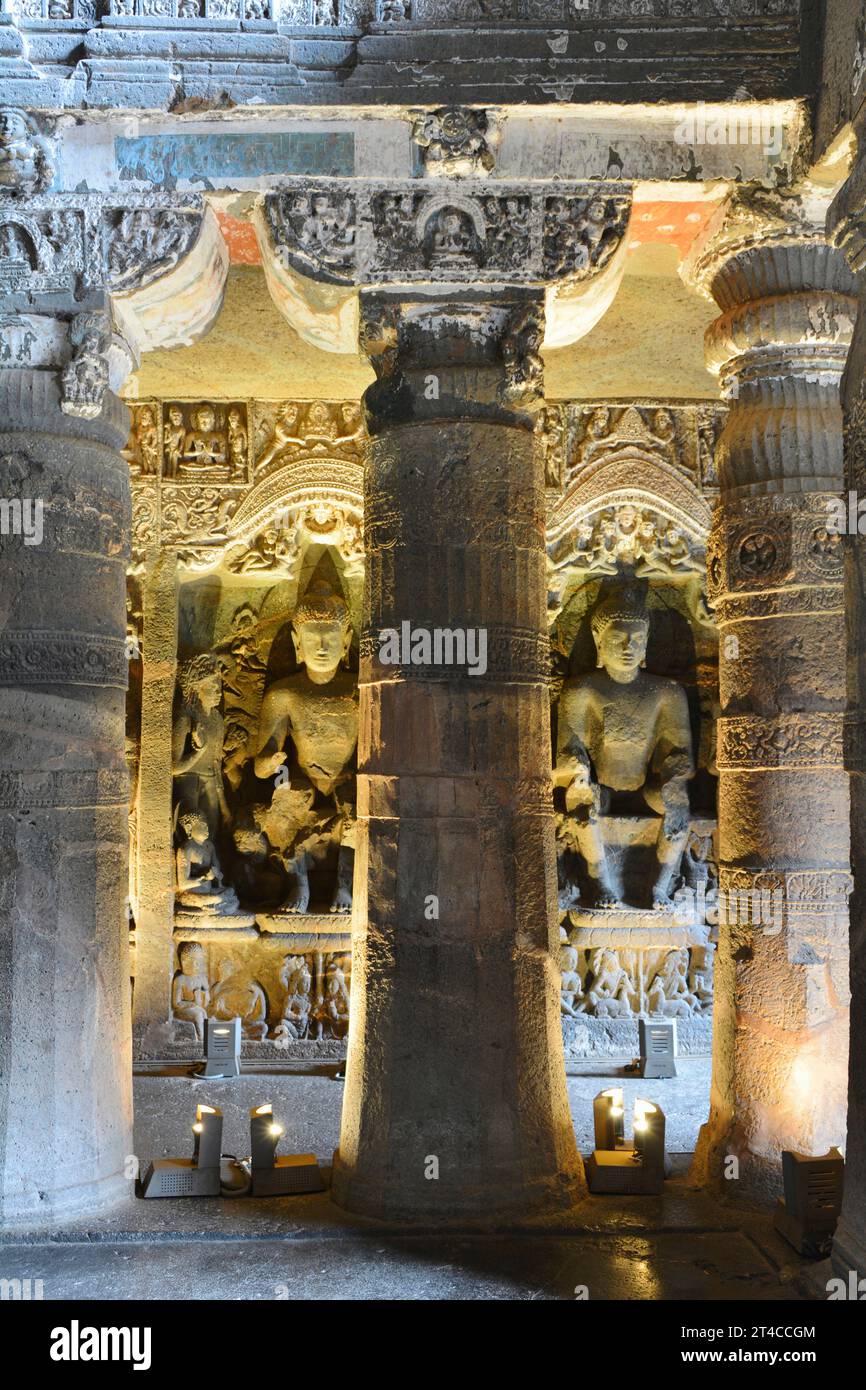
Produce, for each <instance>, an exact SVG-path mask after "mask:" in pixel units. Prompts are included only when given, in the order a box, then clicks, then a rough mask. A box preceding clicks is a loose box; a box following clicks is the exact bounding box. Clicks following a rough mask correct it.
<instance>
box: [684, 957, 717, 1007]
mask: <svg viewBox="0 0 866 1390" xmlns="http://www.w3.org/2000/svg"><path fill="white" fill-rule="evenodd" d="M715 959H716V948H715V946H713V945H712V944H710V945H707V946H694V947H693V948H692V952H691V960H690V962H689V981H688V983H689V989H690V990H691V992H692V994H693V995H695V997H696V998H697V1000H698V1002H699V1004H700V1007H701V1008H702V1009H711V1008H712V1006H713V983H714V973H715V971H714V967H715Z"/></svg>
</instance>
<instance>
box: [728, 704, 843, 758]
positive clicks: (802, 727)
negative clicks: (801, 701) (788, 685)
mask: <svg viewBox="0 0 866 1390" xmlns="http://www.w3.org/2000/svg"><path fill="white" fill-rule="evenodd" d="M718 730H719V747H718V765H719V768H720V769H726V770H730V771H735V772H754V771H758V770H761V769H772V768H799V769H809V768H822V767H841V765H842V757H843V746H844V738H843V716H842V715H841V714H836V713H833V712H830V711H821V712H819V713H814V714H813V713H798V714H777V715H773V716H760V715H757V714H743V715H734V716H731V717H728V718H723V719H720V720H719V723H718Z"/></svg>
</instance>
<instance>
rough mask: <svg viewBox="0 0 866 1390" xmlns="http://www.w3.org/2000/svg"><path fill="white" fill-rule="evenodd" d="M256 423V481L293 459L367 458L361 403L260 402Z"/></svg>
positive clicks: (255, 418)
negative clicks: (364, 456) (364, 452)
mask: <svg viewBox="0 0 866 1390" xmlns="http://www.w3.org/2000/svg"><path fill="white" fill-rule="evenodd" d="M253 421H254V426H253V428H254V438H253V460H254V463H253V467H254V475H255V477H256V478H261V477H263V476H264V475H265V474H266V473H268V472H270V471H272V470H273V469H274V468H276V467H279V466H281V465H282V464H284V463H286V462H288V461H289V460H292V459H300V458H308V457H309V458H325V457H329V458H347V459H356V460H360V459H361V458H362V457H363V449H364V444H365V441H366V431H365V429H364V422H363V419H362V415H361V407H360V404H359V402H358V401H280V402H277V403H272V402H269V401H267V402H266V401H259V402H256V404H255V407H254V410H253Z"/></svg>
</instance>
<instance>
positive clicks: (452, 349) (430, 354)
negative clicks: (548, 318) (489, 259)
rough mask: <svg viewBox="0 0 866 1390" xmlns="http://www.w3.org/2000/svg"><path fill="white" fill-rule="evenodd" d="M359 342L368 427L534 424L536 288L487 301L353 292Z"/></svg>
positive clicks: (539, 388)
mask: <svg viewBox="0 0 866 1390" xmlns="http://www.w3.org/2000/svg"><path fill="white" fill-rule="evenodd" d="M359 336H360V342H361V347H362V350H363V351H364V352H365V353H366V354H367V356H368V357H369V359H370V362H371V364H372V366H373V370H374V371H375V373H376V381H375V383H374V384H373V385H372V386H370V387H369V388H368V390H367V391H366V393H365V395H364V406H365V410H366V415H367V428H368V431H369V433H370V434H371V435H375V434H377V433H379V432H380V431H381V430H382V429H383V428H390V427H393V426H394V425H398V424H408V423H410V422H412V421H415V422H420V421H434V420H467V419H472V420H478V421H483V420H488V421H490V422H491V423H500V424H512V425H517V426H519V427H522V428H525V429H530V430H531V429H533V428H534V426H535V419H534V412H535V411H536V410H537V409H538V407H539V406H541V404H542V403H543V391H544V365H543V362H542V359H541V352H540V349H541V343H542V339H543V337H544V308H543V302H542V298H541V296H540V295H538V296H527V297H520V298H515V297H513V296H507V297H506V296H502V297H496V298H494V299H492V300H488V301H487V302H472V301H469V302H467V301H465V300H463V301H456V302H454V301H448V300H445V301H432V302H431V301H430V300H428V299H406V298H401V299H399V300H398V299H391V298H388V297H387V296H383V295H381V294H364V295H362V297H361V321H360V335H359Z"/></svg>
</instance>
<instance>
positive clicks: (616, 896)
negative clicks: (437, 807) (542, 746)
mask: <svg viewBox="0 0 866 1390" xmlns="http://www.w3.org/2000/svg"><path fill="white" fill-rule="evenodd" d="M591 621H592V635H593V638H594V639H595V644H596V649H597V652H598V665H599V667H600V668H602V669H600V670H598V671H594V672H592V673H591V674H589V675H584V676H580V677H578V678H577V679H576V680H568V681H566V682H565V684H564V686H563V688H562V695H561V698H560V702H559V736H558V747H557V758H556V769H555V772H554V784H555V785H556V786H560V787H565V789H566V808H567V810H568V811H569V812H571V811H573V812H575V814H574V822H575V825H574V829H575V837H576V839H577V842H578V844H579V846H580V852H581V854H582V856H583V858H584V860H585V861H586V868H587V872H588V874H589V876H590V878H591V879H592V880H593V881H594V884H595V888H596V895H597V903H598V905H599V906H602V907H614V906H615V905H616V904H617V903H618V902H620V901H621V900H622V887H621V884H620V883H618V882H617V880H616V875H615V873H614V870H613V867H612V865H611V863H610V860H609V858H608V855H607V853H606V849H605V844H604V840H603V837H602V832H601V825H600V823H599V822H600V817H601V816H602V815H604V814H606V813H608V812H609V811H610V810H611V809H612V807H613V808H614V809H615V805H616V798H617V794H618V793H640V794H641V796H642V797H643V800H644V801H645V802H646V804H647V806H648V807H649V808H650V809H651V810H653V811H655V812H657V813H658V814H659V815H660V816H661V818H662V819H661V823H660V825H659V832H658V839H657V841H656V853H657V861H658V867H657V872H656V877H655V883H654V885H653V906H654V907H658V908H667V907H669V906H670V905H671V898H670V889H671V884H672V880H673V877H674V874H675V873H676V872H677V869H678V866H679V864H680V861H681V859H682V855H683V850H684V849H685V845H686V840H687V838H688V833H689V825H690V816H689V793H688V781H689V779H690V778H691V777H693V776H694V771H695V768H694V759H693V755H692V735H691V727H690V724H689V709H688V702H687V700H686V696H685V692H684V691H683V690H682V688H681V687H680V686H679V685H678V684H677V683H676V682H675V681H672V680H665V679H663V678H662V677H660V676H651V675H648V674H647V673H646V671H644V670H643V665H644V661H645V657H646V648H647V638H648V635H649V616H648V613H647V610H646V608H645V607H644V605H643V604H642V603H641V602H640V601H639V600H638V599H637V597H636V596H635V595H633V594H632V593H631V592H630V591H628V590H626V591H624V592H622V591H621V592H618V593H614V594H612V595H611V596H610V597H608V598H607V599H605V600H604V601H603V602H602V603H601V604H599V605H598V607H597V608H596V610H595V612H594V614H593V616H592V620H591Z"/></svg>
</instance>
